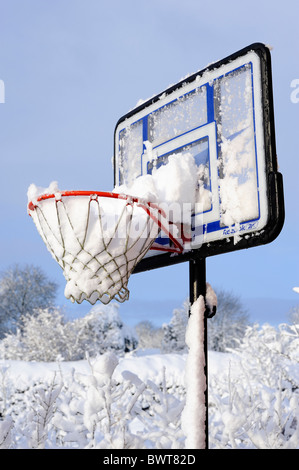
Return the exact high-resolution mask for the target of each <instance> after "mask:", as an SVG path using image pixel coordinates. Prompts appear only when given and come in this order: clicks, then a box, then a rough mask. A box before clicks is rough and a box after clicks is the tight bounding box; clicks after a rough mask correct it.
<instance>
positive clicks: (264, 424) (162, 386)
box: [0, 325, 299, 449]
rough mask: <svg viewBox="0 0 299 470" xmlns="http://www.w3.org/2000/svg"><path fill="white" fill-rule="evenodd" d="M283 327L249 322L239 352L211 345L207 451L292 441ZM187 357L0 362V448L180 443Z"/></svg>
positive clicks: (297, 428)
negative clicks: (251, 326)
mask: <svg viewBox="0 0 299 470" xmlns="http://www.w3.org/2000/svg"><path fill="white" fill-rule="evenodd" d="M286 330H287V334H286V335H283V336H282V335H281V332H277V330H275V329H274V328H273V327H270V326H269V325H265V326H263V327H262V328H257V327H254V328H252V329H251V330H250V331H249V333H248V334H247V336H246V338H245V342H244V345H243V347H242V348H241V350H239V352H238V353H237V352H232V353H218V352H213V351H210V352H209V356H208V368H209V447H210V448H213V449H222V448H224V449H232V448H233V449H255V448H260V449H264V448H274V449H278V448H284V449H285V448H299V424H298V423H299V406H298V404H299V393H298V384H299V364H298V334H297V332H296V329H294V328H290V327H287V328H286ZM187 358H188V354H175V353H173V354H161V353H160V352H159V351H158V350H144V351H142V350H139V351H138V350H137V351H135V352H131V353H129V354H127V355H125V356H123V357H120V358H119V357H117V356H115V355H114V353H111V352H110V353H105V354H103V355H101V356H99V357H98V358H93V359H87V360H84V361H83V360H82V361H77V362H60V363H40V362H24V361H11V360H10V361H8V360H6V361H0V371H1V375H0V377H1V381H0V391H1V395H0V396H1V399H0V411H1V416H2V417H1V421H0V443H1V447H0V448H19V449H20V448H50V449H55V448H82V449H87V448H101V449H124V448H127V449H144V448H145V449H184V448H185V445H186V435H185V434H184V433H183V431H182V426H181V415H182V412H183V410H184V407H185V405H186V403H185V399H186V387H185V372H186V361H187ZM188 374H190V372H188ZM194 374H196V371H195V370H194Z"/></svg>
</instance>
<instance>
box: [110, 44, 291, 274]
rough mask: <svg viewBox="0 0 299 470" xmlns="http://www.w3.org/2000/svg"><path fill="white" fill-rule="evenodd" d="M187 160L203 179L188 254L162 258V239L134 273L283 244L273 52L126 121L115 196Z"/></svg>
mask: <svg viewBox="0 0 299 470" xmlns="http://www.w3.org/2000/svg"><path fill="white" fill-rule="evenodd" d="M186 153H188V154H190V153H191V155H192V156H193V158H194V161H195V163H196V166H197V179H198V181H197V192H196V201H195V207H194V210H193V213H192V215H191V221H190V224H191V241H190V242H189V244H188V248H186V250H184V252H183V253H181V254H173V253H169V252H167V251H165V250H163V247H165V246H168V244H169V240H168V239H167V237H165V236H164V235H163V233H161V235H160V236H159V237H158V238H157V240H156V244H155V247H156V248H155V249H152V250H150V251H149V253H148V254H147V255H146V256H145V257H144V259H143V260H142V261H141V262H140V263H139V264H138V266H137V267H136V269H135V271H134V272H140V271H143V270H147V269H153V268H156V267H162V266H166V265H170V264H174V263H179V262H183V261H187V260H190V259H196V258H206V257H208V256H213V255H216V254H220V253H225V252H229V251H233V250H238V249H243V248H248V247H251V246H256V245H261V244H265V243H269V242H271V241H272V240H274V239H275V238H276V236H277V235H278V234H279V232H280V230H281V228H282V225H283V221H284V205H283V189H282V177H281V174H280V173H279V172H278V171H277V161H276V148H275V130H274V112H273V99H272V78H271V57H270V51H269V49H268V48H267V47H266V46H265V45H263V44H260V43H256V44H252V45H251V46H248V47H246V48H244V49H242V50H241V51H239V52H236V53H235V54H233V55H231V56H229V57H227V58H225V59H223V60H221V61H219V62H217V63H214V64H212V65H209V66H208V67H206V68H205V69H204V70H202V71H199V72H196V73H195V74H193V75H191V76H189V77H188V78H186V79H184V80H182V81H180V82H179V83H177V84H176V85H174V86H172V87H170V88H168V89H167V90H165V91H163V92H161V93H159V94H158V95H157V96H155V97H153V98H151V99H149V100H148V101H146V102H144V103H143V104H142V105H140V106H138V107H136V108H135V109H133V110H132V111H130V112H129V113H127V114H126V115H125V116H123V117H122V118H120V119H119V121H118V122H117V124H116V127H115V133H114V183H115V186H119V185H122V184H126V185H130V184H132V183H133V182H134V181H135V180H136V179H137V178H138V177H140V176H142V175H146V174H151V173H152V172H153V171H154V170H155V169H157V168H159V167H161V166H163V165H166V164H167V163H168V162H169V161H170V159H171V158H172V157H173V156H174V155H184V154H186ZM157 246H158V247H159V246H160V247H161V249H160V250H159V248H158V249H157Z"/></svg>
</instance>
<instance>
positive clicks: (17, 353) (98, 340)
mask: <svg viewBox="0 0 299 470" xmlns="http://www.w3.org/2000/svg"><path fill="white" fill-rule="evenodd" d="M136 346H137V337H136V335H135V333H134V331H133V330H132V329H131V328H129V327H127V326H126V325H124V324H123V322H122V321H121V319H120V316H119V313H118V306H117V305H116V304H111V305H108V306H103V305H101V306H96V307H93V308H92V309H91V311H90V312H89V313H88V314H87V315H86V316H85V317H83V318H79V319H76V320H73V321H68V322H66V321H65V318H64V315H63V312H62V311H61V309H59V308H51V309H37V310H36V311H35V312H34V315H25V316H24V317H22V329H21V330H20V329H18V330H17V332H16V334H12V333H11V334H6V336H5V338H4V339H3V340H2V341H0V358H2V359H14V360H19V359H20V360H26V361H33V360H34V361H45V362H51V361H57V360H63V361H74V360H80V359H84V358H85V355H86V354H89V355H90V356H96V355H97V354H101V353H104V352H105V351H110V350H112V351H115V352H116V353H118V354H123V353H124V352H128V351H131V350H132V349H135V348H136Z"/></svg>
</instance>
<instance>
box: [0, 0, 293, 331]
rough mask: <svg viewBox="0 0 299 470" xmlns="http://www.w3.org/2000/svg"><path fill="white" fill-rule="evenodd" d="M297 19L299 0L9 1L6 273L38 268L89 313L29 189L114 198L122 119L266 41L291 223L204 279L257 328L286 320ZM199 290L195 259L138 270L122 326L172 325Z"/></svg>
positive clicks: (2, 54)
mask: <svg viewBox="0 0 299 470" xmlns="http://www.w3.org/2000/svg"><path fill="white" fill-rule="evenodd" d="M298 13H299V5H298V2H297V1H296V0H293V1H290V0H286V1H285V2H283V3H281V2H279V3H277V2H276V3H275V2H270V1H267V0H266V1H264V2H260V1H257V0H252V1H251V2H248V3H247V2H239V1H233V0H228V1H226V2H221V1H218V0H214V1H213V2H202V1H200V0H185V1H184V2H181V1H177V0H173V1H172V0H151V1H150V2H149V1H143V0H139V1H133V0H126V1H125V2H124V1H121V0H115V1H113V0H112V1H111V2H104V1H101V0H87V1H83V0H62V1H61V0H59V1H58V0H52V1H51V2H50V1H47V2H46V1H41V0H0V45H1V47H0V80H2V81H3V83H4V85H5V102H4V103H0V136H1V138H0V158H1V172H0V194H1V197H0V210H1V232H0V270H1V271H3V270H5V269H7V268H8V267H9V266H10V265H11V264H13V263H20V264H24V263H32V264H37V265H39V266H41V267H42V269H43V270H44V271H45V272H46V273H47V274H48V276H49V277H50V278H51V279H54V280H56V282H58V283H59V286H60V288H59V296H58V303H59V304H64V305H65V306H66V309H67V311H68V312H69V315H70V316H71V315H84V314H85V313H86V312H87V311H88V310H89V309H90V306H89V304H85V303H83V304H82V305H80V306H78V305H73V304H71V303H70V302H69V301H66V300H65V299H64V296H63V290H64V278H63V274H62V271H61V269H60V267H59V266H58V265H57V264H56V263H55V261H54V260H52V258H51V256H50V255H49V253H48V252H47V250H46V248H45V246H44V244H43V242H42V241H41V239H40V237H39V235H38V234H37V231H36V229H35V227H34V225H33V223H32V220H31V219H30V217H29V216H28V215H27V212H26V203H27V196H26V193H27V189H28V186H29V185H30V184H31V183H35V184H37V185H39V186H48V184H49V183H50V182H51V181H53V180H56V181H58V183H59V186H60V187H61V188H64V189H96V190H108V191H109V190H111V189H112V188H113V170H112V166H111V157H112V155H113V132H114V127H115V124H116V122H117V120H118V119H119V117H121V116H122V115H123V114H125V113H126V112H127V111H129V110H130V109H131V108H133V107H134V106H135V105H136V103H137V102H138V100H139V99H146V98H148V97H150V96H152V95H154V94H156V93H158V92H160V91H162V90H163V89H165V88H167V87H168V86H169V85H171V84H174V83H176V82H178V81H179V80H180V79H181V78H183V77H184V76H186V75H187V74H191V73H194V72H196V71H197V70H200V69H202V68H203V67H205V66H206V65H207V64H209V63H211V62H214V61H216V60H218V59H221V58H223V57H226V56H227V55H229V54H231V53H233V52H235V51H237V50H239V49H241V48H242V47H245V46H247V45H249V44H251V43H253V42H264V43H266V44H269V45H271V46H272V48H273V50H272V66H273V83H274V107H275V122H276V144H277V154H278V162H279V167H280V171H281V173H282V174H283V178H284V187H285V206H286V221H285V225H284V228H283V231H282V233H281V234H280V236H279V237H278V238H277V240H275V241H274V242H273V243H271V244H269V245H267V246H263V247H257V248H251V249H249V250H243V251H239V252H236V253H230V254H225V255H220V256H217V257H213V258H208V259H207V280H208V281H209V282H210V283H211V284H212V286H213V287H214V288H216V289H224V290H227V291H230V292H233V293H234V294H235V295H238V296H240V297H241V299H242V300H243V302H244V304H245V305H248V307H249V308H250V309H252V310H251V312H252V317H253V319H254V320H255V321H259V322H260V323H263V322H264V321H270V319H271V318H274V317H275V318H276V317H277V318H278V317H279V321H284V320H285V316H284V315H285V313H286V311H287V310H288V309H289V308H290V307H291V306H296V305H298V303H299V297H298V294H296V293H295V292H293V291H292V288H293V287H294V286H298V285H299V269H298V261H299V255H298V251H299V250H298V240H299V222H298V201H299V187H298V186H299V184H298V183H299V180H298V170H299V164H298V161H299V156H298V124H299V103H294V102H292V101H291V92H292V91H293V89H292V88H291V82H292V81H293V80H294V79H299V61H298V51H299V32H298ZM297 96H299V93H298V95H297ZM0 101H1V100H0ZM188 282H189V281H188V264H182V265H177V266H172V267H168V268H163V269H160V270H155V271H151V272H146V273H142V274H136V275H134V276H132V277H131V279H130V281H129V288H130V292H131V298H130V300H129V302H127V303H126V304H123V305H121V306H120V313H121V316H122V318H123V320H124V321H125V322H127V323H133V324H134V323H137V322H138V321H140V320H143V319H145V318H148V319H150V320H151V321H153V323H156V324H160V323H161V322H162V321H168V320H169V319H170V317H171V313H172V309H173V308H174V307H180V306H181V305H182V303H183V301H184V300H185V298H186V297H187V295H188V289H189V287H188V286H189V284H188ZM270 300H271V301H270ZM253 306H254V307H253Z"/></svg>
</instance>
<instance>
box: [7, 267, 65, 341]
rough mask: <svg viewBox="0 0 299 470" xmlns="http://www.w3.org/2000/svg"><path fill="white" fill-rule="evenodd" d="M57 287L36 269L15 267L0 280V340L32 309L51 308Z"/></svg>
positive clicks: (8, 270)
mask: <svg viewBox="0 0 299 470" xmlns="http://www.w3.org/2000/svg"><path fill="white" fill-rule="evenodd" d="M56 291H57V285H56V284H55V283H54V282H52V281H50V280H49V279H48V278H47V277H46V275H45V274H44V273H43V271H42V270H41V269H40V268H39V267H38V266H33V265H25V266H24V267H20V266H19V265H17V264H16V265H14V266H12V267H10V268H9V269H7V271H5V272H3V273H2V275H1V278H0V338H1V337H3V336H4V333H5V332H6V331H8V330H11V329H12V328H14V327H16V325H17V324H18V322H19V321H20V318H21V317H24V315H28V314H33V312H34V310H35V309H39V308H42V309H44V308H48V307H50V306H53V304H54V299H55V296H56Z"/></svg>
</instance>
